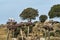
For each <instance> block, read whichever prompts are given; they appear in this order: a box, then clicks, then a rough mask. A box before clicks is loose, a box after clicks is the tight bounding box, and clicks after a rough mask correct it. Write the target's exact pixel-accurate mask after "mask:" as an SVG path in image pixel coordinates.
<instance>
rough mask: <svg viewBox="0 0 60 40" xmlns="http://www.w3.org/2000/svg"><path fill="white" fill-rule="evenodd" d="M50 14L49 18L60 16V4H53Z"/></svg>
mask: <svg viewBox="0 0 60 40" xmlns="http://www.w3.org/2000/svg"><path fill="white" fill-rule="evenodd" d="M48 15H49V18H54V17H60V4H57V5H53V7H51V10H50V11H49V13H48Z"/></svg>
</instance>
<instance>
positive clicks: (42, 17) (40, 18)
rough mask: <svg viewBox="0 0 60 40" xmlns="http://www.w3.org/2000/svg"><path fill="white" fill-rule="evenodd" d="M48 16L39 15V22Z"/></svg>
mask: <svg viewBox="0 0 60 40" xmlns="http://www.w3.org/2000/svg"><path fill="white" fill-rule="evenodd" d="M47 18H48V17H47V16H46V15H41V16H40V17H39V20H40V21H41V22H45V20H46V19H47Z"/></svg>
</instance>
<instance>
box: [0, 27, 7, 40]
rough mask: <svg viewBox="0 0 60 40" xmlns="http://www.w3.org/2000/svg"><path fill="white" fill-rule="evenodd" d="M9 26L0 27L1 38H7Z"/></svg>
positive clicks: (0, 39)
mask: <svg viewBox="0 0 60 40" xmlns="http://www.w3.org/2000/svg"><path fill="white" fill-rule="evenodd" d="M6 38H7V28H0V40H6Z"/></svg>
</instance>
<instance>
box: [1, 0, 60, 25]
mask: <svg viewBox="0 0 60 40" xmlns="http://www.w3.org/2000/svg"><path fill="white" fill-rule="evenodd" d="M55 4H60V0H0V24H4V23H6V22H7V20H8V18H9V17H13V18H14V19H15V20H16V21H17V22H21V21H24V20H22V19H21V18H20V17H19V14H20V13H21V12H22V11H23V10H24V9H25V8H28V7H32V8H35V9H38V11H39V15H41V14H46V15H48V12H49V10H50V9H51V7H52V6H53V5H55ZM55 19H56V18H55ZM36 20H39V19H38V18H37V19H36ZM56 20H59V19H56Z"/></svg>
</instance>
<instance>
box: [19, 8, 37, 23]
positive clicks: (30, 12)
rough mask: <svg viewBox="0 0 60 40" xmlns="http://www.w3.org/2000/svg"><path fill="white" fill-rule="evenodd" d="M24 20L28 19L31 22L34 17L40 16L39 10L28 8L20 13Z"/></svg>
mask: <svg viewBox="0 0 60 40" xmlns="http://www.w3.org/2000/svg"><path fill="white" fill-rule="evenodd" d="M19 16H20V17H21V18H22V19H23V20H25V19H27V20H28V21H30V22H31V20H32V19H35V18H36V17H37V16H38V11H37V10H36V9H34V8H26V9H24V10H23V11H22V13H21V14H20V15H19Z"/></svg>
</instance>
